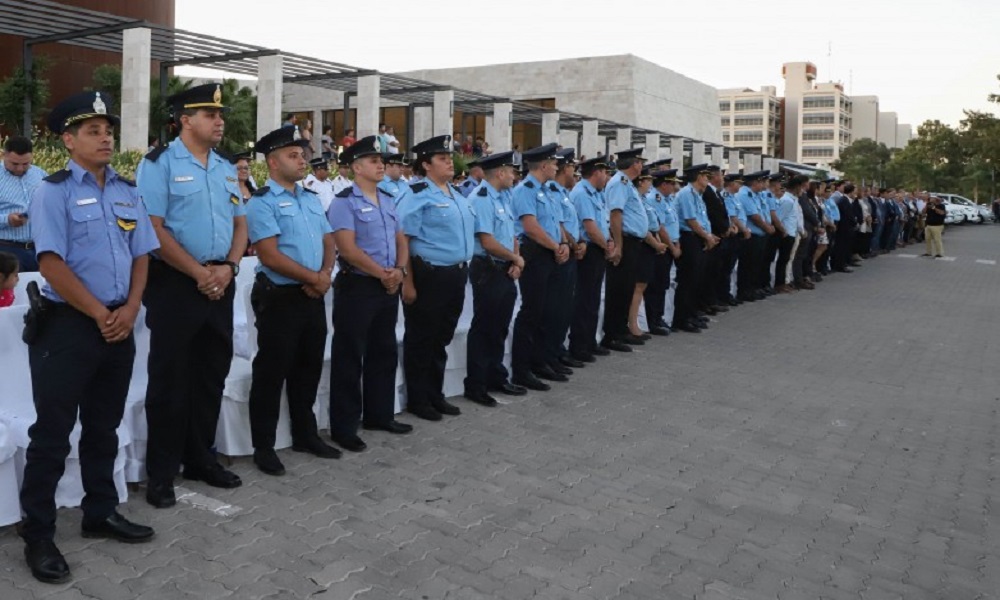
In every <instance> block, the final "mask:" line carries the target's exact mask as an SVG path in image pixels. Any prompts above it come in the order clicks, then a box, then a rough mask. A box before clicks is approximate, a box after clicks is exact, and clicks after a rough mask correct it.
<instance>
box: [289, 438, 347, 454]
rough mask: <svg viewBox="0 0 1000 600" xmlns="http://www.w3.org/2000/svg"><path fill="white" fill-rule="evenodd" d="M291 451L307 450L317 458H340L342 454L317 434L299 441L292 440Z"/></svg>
mask: <svg viewBox="0 0 1000 600" xmlns="http://www.w3.org/2000/svg"><path fill="white" fill-rule="evenodd" d="M292 451H293V452H308V453H309V454H312V455H313V456H315V457H317V458H340V457H341V455H342V454H343V453H342V452H341V451H340V450H337V449H336V448H334V447H333V446H331V445H330V444H327V443H326V442H324V441H323V440H321V439H320V437H319V436H318V435H317V436H314V437H312V438H310V439H307V440H304V441H301V442H299V441H295V440H292Z"/></svg>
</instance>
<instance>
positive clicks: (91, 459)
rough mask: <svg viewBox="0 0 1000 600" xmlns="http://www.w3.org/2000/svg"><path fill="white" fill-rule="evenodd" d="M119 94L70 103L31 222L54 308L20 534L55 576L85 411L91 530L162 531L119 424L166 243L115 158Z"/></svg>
mask: <svg viewBox="0 0 1000 600" xmlns="http://www.w3.org/2000/svg"><path fill="white" fill-rule="evenodd" d="M112 104H113V100H112V99H111V97H109V96H107V95H104V94H103V93H102V92H84V93H82V94H77V95H74V96H71V97H70V98H67V99H66V100H64V101H63V102H61V103H59V104H58V105H57V106H56V107H55V108H54V109H52V112H51V113H50V114H49V119H48V126H49V130H51V131H52V132H53V133H55V134H57V135H59V136H61V138H62V142H63V144H64V145H65V146H66V149H67V150H69V156H70V161H69V164H68V165H67V166H66V168H65V169H63V170H62V171H58V172H56V173H53V174H52V175H50V176H48V177H46V178H45V179H44V180H43V181H42V182H41V183H40V184H39V186H38V187H37V188H36V189H35V192H34V195H33V198H32V201H31V205H30V209H29V210H30V213H29V217H30V221H31V223H32V224H33V227H34V229H33V239H34V243H35V251H36V252H37V257H38V263H39V267H40V269H41V274H42V276H43V277H44V278H45V281H46V283H45V285H44V286H43V288H42V295H43V304H44V305H45V309H44V317H42V316H41V315H40V314H35V318H36V319H39V320H41V319H44V322H39V325H38V330H37V331H38V332H37V334H36V337H35V338H34V339H33V340H30V341H29V348H28V361H29V364H30V367H31V385H32V396H33V400H34V404H35V415H36V418H35V422H34V424H32V426H31V427H30V428H29V429H28V438H29V440H30V441H29V443H28V449H27V451H26V453H25V466H24V476H23V479H22V483H21V496H20V500H21V509H22V510H23V511H24V521H23V523H22V525H21V529H20V534H21V537H22V538H24V541H25V549H24V555H25V558H26V559H27V562H28V566H29V568H30V569H31V574H32V575H33V576H34V577H35V578H36V579H38V580H39V581H42V582H45V583H60V582H63V581H66V580H67V579H69V577H70V569H69V565H68V564H67V563H66V560H65V559H64V558H63V556H62V554H61V553H60V552H59V549H58V548H57V547H56V545H55V543H54V541H53V539H54V536H55V530H56V499H55V495H56V487H57V485H58V484H59V480H60V478H62V475H63V471H64V470H65V468H66V457H67V456H68V455H69V451H70V441H69V438H70V432H72V431H73V428H74V426H75V425H76V422H77V416H78V415H79V420H80V424H81V425H82V428H83V433H82V434H81V436H80V448H79V450H80V471H81V475H82V477H83V488H84V491H85V492H86V493H85V495H84V497H83V502H82V503H81V505H80V507H81V508H82V509H83V521H82V523H81V526H80V528H81V530H82V533H83V537H88V538H110V539H114V540H118V541H122V542H129V543H135V542H145V541H148V540H150V539H151V538H152V537H153V530H152V529H151V528H149V527H146V526H143V525H137V524H135V523H132V522H131V521H129V520H127V519H126V518H125V517H123V516H122V515H121V514H119V513H118V510H117V507H118V491H117V489H116V488H115V481H114V470H115V457H116V456H117V455H118V436H117V435H116V430H117V429H118V425H119V424H120V423H121V420H122V414H123V413H124V411H125V398H126V397H127V396H128V388H129V382H130V381H131V379H132V364H133V361H134V359H135V338H134V337H133V335H132V327H133V325H134V324H135V318H136V315H138V313H139V307H140V302H141V298H142V293H143V288H144V287H145V285H146V274H147V268H148V266H149V257H148V254H149V252H151V251H153V250H155V249H156V248H157V247H158V246H159V244H158V243H157V241H156V235H155V234H154V233H153V227H152V225H151V224H150V222H149V217H148V216H147V215H146V210H145V209H144V208H143V206H142V200H141V198H140V197H139V194H138V192H137V191H136V189H135V184H134V183H133V182H131V181H129V180H127V179H124V178H123V177H121V176H120V175H118V173H117V172H116V171H115V170H114V169H113V168H111V166H110V163H111V157H112V153H113V149H114V143H115V140H114V128H115V127H116V126H117V125H118V123H119V119H118V117H117V116H115V115H111V114H108V112H107V111H108V108H107V107H108V106H109V105H112Z"/></svg>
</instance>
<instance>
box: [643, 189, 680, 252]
mask: <svg viewBox="0 0 1000 600" xmlns="http://www.w3.org/2000/svg"><path fill="white" fill-rule="evenodd" d="M672 195H673V194H671V195H670V196H672ZM670 196H664V195H663V194H662V193H660V192H658V191H657V190H656V189H652V190H650V191H649V194H648V195H647V198H649V199H650V205H651V206H652V207H653V211H654V212H655V213H656V224H657V225H656V231H660V227H661V226H662V227H666V226H667V219H668V218H669V214H670V210H671V206H670ZM674 220H675V221H676V220H677V213H676V212H674ZM679 227H680V225H678V228H679ZM667 233H668V234H670V239H671V241H676V240H675V239H674V237H673V234H671V233H670V230H669V229H667ZM678 235H679V234H678Z"/></svg>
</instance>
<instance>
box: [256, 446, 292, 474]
mask: <svg viewBox="0 0 1000 600" xmlns="http://www.w3.org/2000/svg"><path fill="white" fill-rule="evenodd" d="M253 464H255V465H257V468H258V469H260V470H261V472H262V473H264V474H265V475H274V476H275V477H280V476H282V475H284V474H285V465H283V464H281V459H279V458H278V453H277V452H275V451H274V448H261V449H260V450H254V451H253Z"/></svg>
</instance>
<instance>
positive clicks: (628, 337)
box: [621, 333, 646, 346]
mask: <svg viewBox="0 0 1000 600" xmlns="http://www.w3.org/2000/svg"><path fill="white" fill-rule="evenodd" d="M621 341H622V342H625V343H626V344H628V345H629V346H645V345H646V340H644V339H642V338H641V337H639V336H637V335H632V334H631V333H626V334H625V335H623V336H622V337H621Z"/></svg>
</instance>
